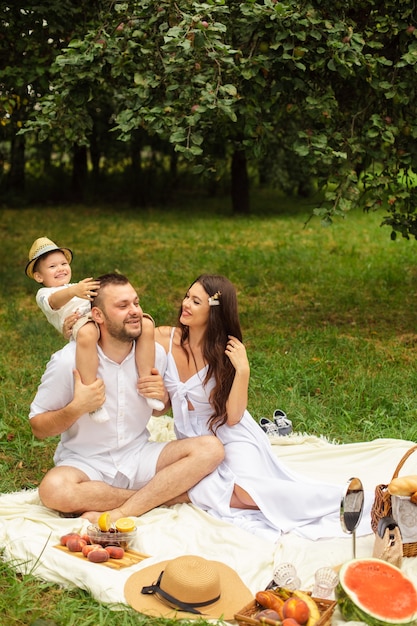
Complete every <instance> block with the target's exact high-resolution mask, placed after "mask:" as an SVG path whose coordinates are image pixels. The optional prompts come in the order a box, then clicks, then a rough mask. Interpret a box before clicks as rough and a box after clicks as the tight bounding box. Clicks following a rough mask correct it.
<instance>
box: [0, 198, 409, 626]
mask: <svg viewBox="0 0 417 626" xmlns="http://www.w3.org/2000/svg"><path fill="white" fill-rule="evenodd" d="M291 204H292V205H294V204H295V202H292V203H291V202H289V201H287V200H282V199H281V198H279V197H274V196H273V195H272V194H266V193H265V194H261V193H259V194H257V196H256V198H255V201H254V214H253V215H252V216H248V217H233V216H231V215H230V213H229V212H228V209H227V201H226V200H225V201H223V200H222V199H219V198H215V199H204V198H202V199H193V198H188V199H186V200H185V201H184V203H183V205H182V206H177V207H173V208H169V209H165V210H162V209H158V208H152V209H147V210H136V211H134V210H132V209H126V208H124V207H112V208H111V209H110V208H108V207H104V208H102V207H93V208H92V207H78V206H71V207H59V208H53V207H47V208H42V207H35V208H33V209H25V210H13V209H7V208H5V209H3V210H2V211H1V212H0V216H1V220H0V228H1V230H2V237H1V240H2V244H1V246H0V285H1V289H2V293H3V298H2V299H1V302H0V339H1V342H2V343H1V345H2V350H1V353H0V379H1V392H0V393H1V396H0V403H1V404H0V411H1V417H2V419H1V421H0V476H1V478H0V486H1V491H2V492H9V491H14V490H19V489H22V488H31V487H34V486H36V485H37V484H38V483H39V481H40V480H41V478H42V476H43V475H44V473H45V472H46V471H47V469H48V468H49V467H50V466H51V464H52V454H53V450H54V448H55V445H56V439H51V440H49V441H46V442H38V441H36V440H34V439H33V437H32V435H31V433H30V430H29V425H28V421H27V414H28V407H29V404H30V401H31V399H32V397H33V395H34V393H35V391H36V387H37V384H38V382H39V379H40V376H41V374H42V372H43V369H44V366H45V364H46V362H47V360H48V358H49V356H50V354H51V353H52V352H53V351H54V350H56V349H58V348H60V347H61V346H62V345H64V341H63V340H62V338H61V337H60V336H59V335H58V334H57V333H56V331H55V330H54V329H53V328H52V327H51V326H49V325H48V323H47V322H46V320H45V319H44V318H43V316H42V314H41V313H40V311H39V310H38V309H37V307H36V304H35V292H36V285H35V283H34V282H32V281H30V280H29V279H27V278H26V276H25V274H24V267H25V264H26V259H27V252H28V249H29V247H30V245H31V243H32V241H33V240H34V239H35V238H36V237H38V236H42V235H46V236H48V237H50V238H51V239H53V240H54V241H56V242H58V243H59V244H61V245H65V246H68V247H70V248H72V249H73V251H74V261H73V277H74V279H75V280H79V279H81V278H85V277H86V276H90V275H92V276H97V275H99V274H100V273H103V272H107V271H111V270H114V269H118V270H119V271H121V272H123V273H125V274H127V275H128V276H129V278H130V279H131V281H132V283H133V284H134V285H135V286H136V287H137V289H138V291H139V293H140V295H141V303H142V305H143V307H144V309H145V310H146V311H149V312H150V313H151V314H152V315H153V316H154V318H155V320H156V322H157V324H172V323H175V319H176V313H177V310H178V307H179V304H180V301H181V298H182V296H183V294H184V292H185V291H186V289H187V287H188V285H189V284H190V283H191V282H192V281H193V279H194V278H195V277H196V276H197V275H198V274H200V273H201V272H216V273H222V274H225V275H226V276H228V277H229V278H230V279H231V280H232V281H233V282H234V283H235V284H236V286H237V288H238V292H239V304H240V313H241V321H242V326H243V330H244V339H245V343H246V345H247V349H248V354H249V359H250V362H251V368H252V376H251V386H250V400H249V410H250V411H251V413H252V414H253V416H254V417H255V418H256V419H259V417H261V416H271V414H272V412H273V411H274V409H276V408H281V409H283V410H285V411H286V412H287V414H288V416H289V417H290V418H291V419H292V420H293V423H294V427H295V429H296V430H299V431H307V432H310V433H313V434H317V435H319V434H325V435H327V436H328V437H329V438H331V439H335V440H338V441H340V442H352V441H361V440H369V439H374V438H377V437H396V438H398V437H399V438H403V439H411V440H416V439H417V425H416V424H417V419H416V418H417V405H416V400H415V390H416V382H417V380H416V369H415V362H416V356H417V333H416V331H415V326H416V319H415V318H416V314H415V308H416V307H415V300H416V278H417V268H416V243H415V242H414V241H405V240H402V239H400V240H397V241H395V242H393V241H391V240H390V236H389V235H390V233H389V230H388V229H386V228H380V226H379V224H380V222H381V220H382V215H378V214H370V215H367V214H363V213H360V212H356V213H353V214H351V215H349V216H348V217H347V218H346V219H345V220H341V221H338V222H336V223H335V224H334V225H333V226H332V227H330V228H323V227H322V226H321V225H320V223H319V221H318V220H315V219H313V220H310V221H308V218H309V207H308V206H307V205H304V206H303V205H302V204H298V205H297V206H291ZM0 581H1V583H0V586H1V588H2V591H3V593H2V594H0V614H1V615H2V616H5V617H2V624H5V626H8V625H9V624H10V625H12V624H13V625H15V624H16V625H20V624H32V623H33V622H34V621H35V619H36V618H40V617H42V616H43V617H44V618H45V619H46V618H49V619H50V620H52V621H53V622H54V623H55V624H57V625H60V626H61V625H62V626H68V625H69V624H75V623H78V622H79V620H80V618H82V622H83V624H94V625H102V624H110V623H111V624H112V626H113V625H115V626H119V624H120V625H122V624H123V625H125V624H129V625H130V624H141V623H146V620H144V619H143V618H141V617H140V616H138V615H136V614H133V615H132V614H131V613H130V612H120V611H117V612H115V611H111V610H109V609H108V608H107V607H103V606H100V605H99V604H97V603H96V602H95V601H94V600H93V599H91V598H90V597H89V596H88V594H86V593H84V592H82V591H80V590H70V591H69V590H62V589H59V588H58V587H57V586H54V585H49V584H45V583H41V582H40V581H37V580H36V579H32V578H31V577H30V576H29V577H27V578H25V579H24V580H22V579H21V578H20V577H18V576H15V574H14V572H13V570H12V569H10V568H9V567H8V566H5V565H2V569H0ZM45 626H46V625H45Z"/></svg>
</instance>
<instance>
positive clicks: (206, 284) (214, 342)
mask: <svg viewBox="0 0 417 626" xmlns="http://www.w3.org/2000/svg"><path fill="white" fill-rule="evenodd" d="M195 283H200V285H201V286H202V287H203V288H204V289H205V291H206V292H207V294H208V296H209V297H210V296H214V294H217V293H218V294H220V295H219V296H218V301H219V305H218V306H210V311H209V318H208V323H207V329H206V334H205V337H204V341H203V350H202V352H203V358H204V361H205V363H207V364H208V370H207V376H206V378H205V380H204V384H207V382H208V380H209V379H210V378H211V377H214V380H215V385H214V388H213V390H212V392H211V395H210V404H211V405H212V407H213V414H212V415H211V416H210V418H209V420H208V427H209V428H210V430H211V431H212V432H213V433H215V431H216V430H217V428H218V427H219V426H221V425H222V424H224V423H225V422H226V421H227V411H226V402H227V398H228V397H229V393H230V389H231V387H232V383H233V379H234V377H235V368H234V367H233V365H232V363H231V362H230V359H229V358H228V357H227V356H226V355H225V353H224V351H225V349H226V344H227V341H228V338H229V335H233V337H236V338H237V339H239V341H242V331H241V328H240V322H239V313H238V306H237V296H236V289H235V287H234V285H233V284H232V283H231V282H230V280H228V279H227V278H225V277H224V276H218V275H216V274H201V276H199V277H198V278H196V280H195V281H194V282H193V283H192V284H191V285H190V288H191V287H192V286H193V285H194V284H195ZM180 316H181V309H180V312H179V317H180ZM178 326H179V327H180V328H181V346H182V348H183V349H184V350H185V351H186V349H185V347H184V344H185V343H186V341H187V340H188V336H189V328H188V326H185V325H184V324H181V322H180V321H179V320H178ZM187 355H188V352H187Z"/></svg>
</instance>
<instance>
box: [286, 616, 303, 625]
mask: <svg viewBox="0 0 417 626" xmlns="http://www.w3.org/2000/svg"><path fill="white" fill-rule="evenodd" d="M282 626H300V624H299V623H298V622H297V620H295V619H294V618H293V617H286V618H285V619H284V620H282Z"/></svg>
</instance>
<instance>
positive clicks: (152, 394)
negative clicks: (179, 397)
mask: <svg viewBox="0 0 417 626" xmlns="http://www.w3.org/2000/svg"><path fill="white" fill-rule="evenodd" d="M138 392H139V393H140V395H141V396H143V397H144V398H157V399H158V400H162V402H163V403H164V404H167V402H168V400H169V397H168V392H167V390H166V389H165V385H164V380H163V378H162V376H161V374H160V373H159V372H158V370H157V369H156V368H155V367H154V368H152V369H151V374H150V376H143V378H140V379H139V381H138Z"/></svg>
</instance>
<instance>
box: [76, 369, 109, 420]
mask: <svg viewBox="0 0 417 626" xmlns="http://www.w3.org/2000/svg"><path fill="white" fill-rule="evenodd" d="M105 400H106V393H105V387H104V382H103V381H102V379H101V378H97V379H96V380H95V381H94V382H93V383H91V385H84V383H83V382H82V380H81V376H80V374H79V372H78V370H74V397H73V399H72V402H71V404H72V408H73V410H74V411H75V412H76V413H78V415H79V416H80V415H83V414H84V413H91V412H92V411H95V410H96V409H98V408H99V407H101V406H102V405H103V404H104V402H105Z"/></svg>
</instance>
